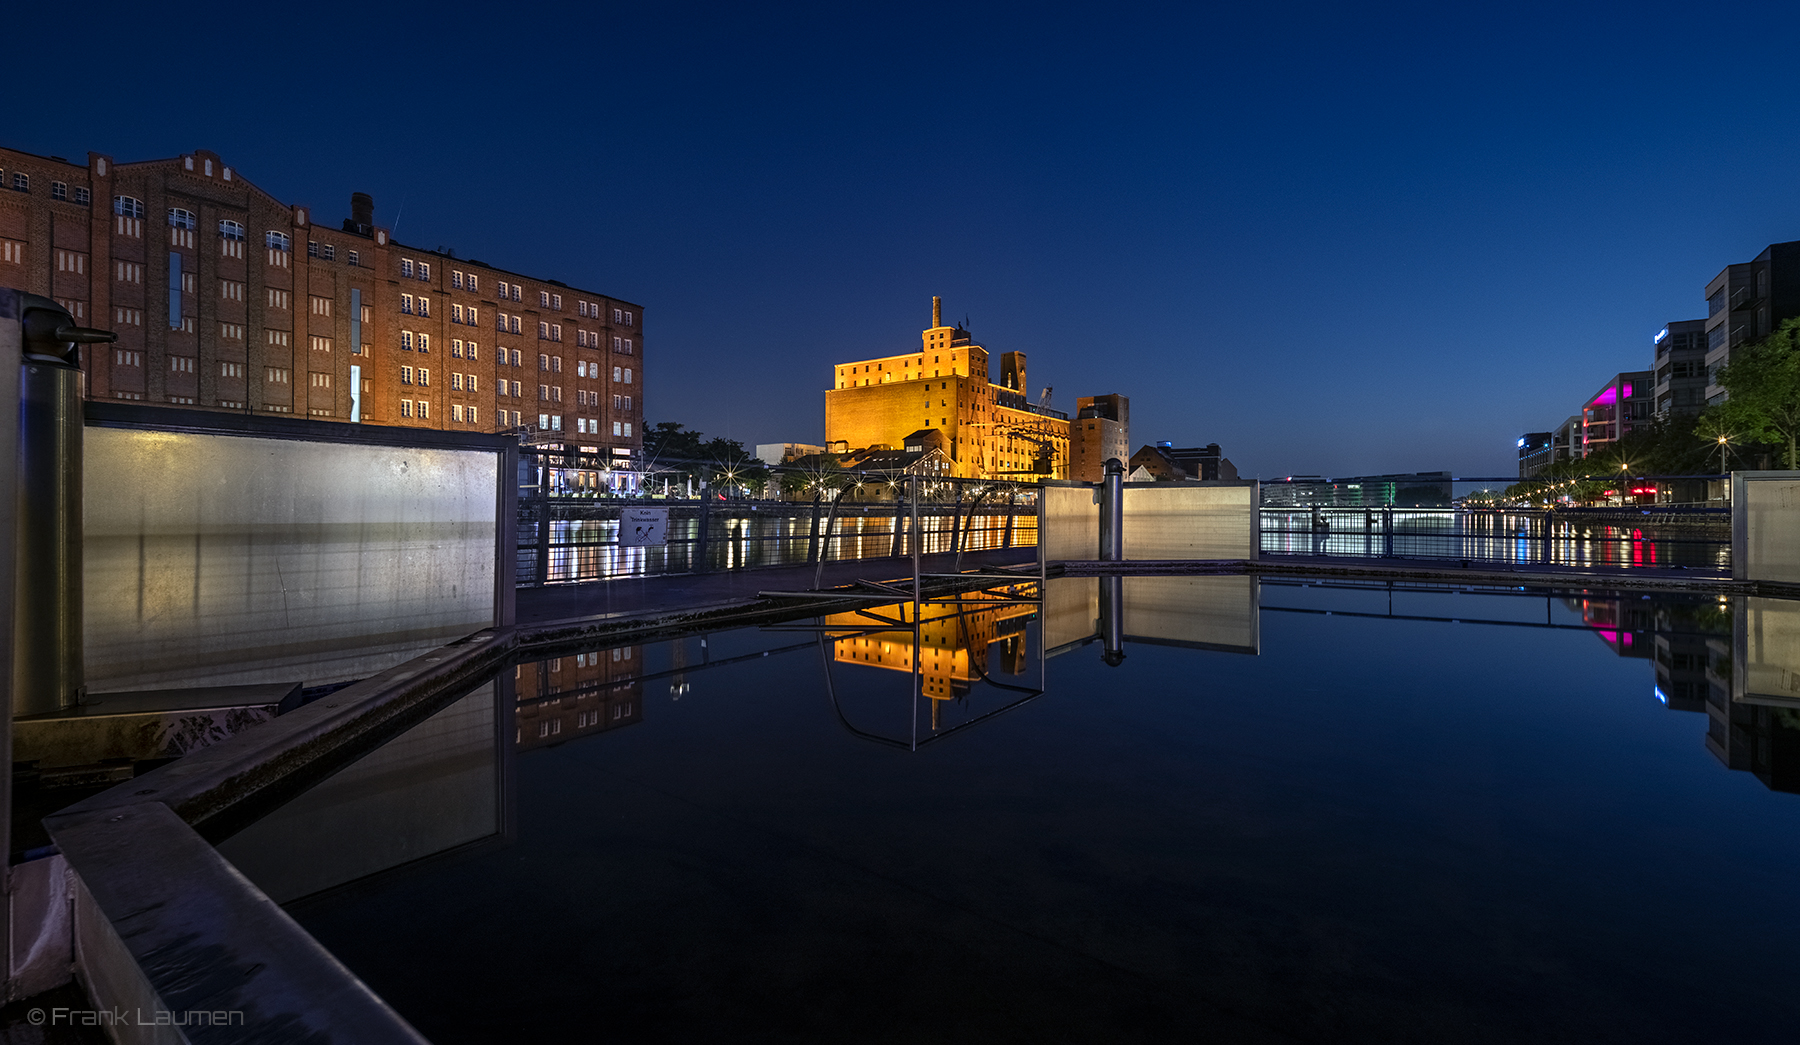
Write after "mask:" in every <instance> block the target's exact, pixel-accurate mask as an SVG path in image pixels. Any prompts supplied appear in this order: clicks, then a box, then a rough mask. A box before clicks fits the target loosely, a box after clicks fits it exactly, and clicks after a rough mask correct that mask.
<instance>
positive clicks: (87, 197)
mask: <svg viewBox="0 0 1800 1045" xmlns="http://www.w3.org/2000/svg"><path fill="white" fill-rule="evenodd" d="M93 198H94V197H93V196H92V195H91V194H90V193H89V192H88V190H86V189H84V188H82V187H81V186H79V185H77V186H76V187H75V202H76V203H77V204H79V205H81V206H83V207H85V206H87V205H88V204H89V203H90V202H92V200H93Z"/></svg>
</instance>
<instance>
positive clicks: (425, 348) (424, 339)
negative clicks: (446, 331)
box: [419, 331, 431, 352]
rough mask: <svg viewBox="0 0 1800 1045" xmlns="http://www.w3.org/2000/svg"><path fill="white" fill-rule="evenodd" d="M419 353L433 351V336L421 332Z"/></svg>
mask: <svg viewBox="0 0 1800 1045" xmlns="http://www.w3.org/2000/svg"><path fill="white" fill-rule="evenodd" d="M419 351H421V352H429V351H431V335H430V334H427V333H424V332H422V331H421V332H420V334H419Z"/></svg>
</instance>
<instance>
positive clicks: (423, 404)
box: [419, 399, 431, 418]
mask: <svg viewBox="0 0 1800 1045" xmlns="http://www.w3.org/2000/svg"><path fill="white" fill-rule="evenodd" d="M419 416H420V417H422V418H429V417H430V416H431V403H430V402H429V401H427V400H424V399H421V400H419Z"/></svg>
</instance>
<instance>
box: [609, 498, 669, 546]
mask: <svg viewBox="0 0 1800 1045" xmlns="http://www.w3.org/2000/svg"><path fill="white" fill-rule="evenodd" d="M668 539H669V510H668V509H667V508H622V509H620V510H619V547H621V548H652V547H661V546H662V545H664V544H667V543H668Z"/></svg>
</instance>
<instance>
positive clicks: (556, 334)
mask: <svg viewBox="0 0 1800 1045" xmlns="http://www.w3.org/2000/svg"><path fill="white" fill-rule="evenodd" d="M550 340H552V341H561V340H562V324H561V323H552V324H550Z"/></svg>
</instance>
